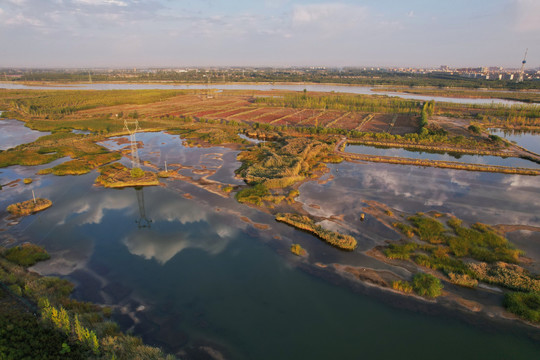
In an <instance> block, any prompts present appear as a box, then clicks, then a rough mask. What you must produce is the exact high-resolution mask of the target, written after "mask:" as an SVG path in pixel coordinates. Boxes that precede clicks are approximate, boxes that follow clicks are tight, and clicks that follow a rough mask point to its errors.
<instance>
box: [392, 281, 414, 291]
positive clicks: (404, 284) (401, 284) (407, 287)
mask: <svg viewBox="0 0 540 360" xmlns="http://www.w3.org/2000/svg"><path fill="white" fill-rule="evenodd" d="M392 288H393V289H394V290H398V291H401V292H404V293H412V292H413V287H412V285H411V283H410V282H408V281H402V280H398V281H393V282H392Z"/></svg>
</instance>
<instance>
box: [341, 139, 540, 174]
mask: <svg viewBox="0 0 540 360" xmlns="http://www.w3.org/2000/svg"><path fill="white" fill-rule="evenodd" d="M345 151H347V152H351V153H355V154H367V155H377V156H392V157H406V158H411V159H426V160H439V161H455V162H462V163H467V164H481V165H499V166H509V167H522V168H535V169H539V168H540V164H538V163H535V162H534V161H529V160H526V159H521V158H517V157H507V158H503V157H499V156H488V155H467V154H460V153H446V152H444V153H441V152H433V151H422V150H412V149H411V150H409V149H404V148H388V147H380V146H367V145H347V147H346V148H345Z"/></svg>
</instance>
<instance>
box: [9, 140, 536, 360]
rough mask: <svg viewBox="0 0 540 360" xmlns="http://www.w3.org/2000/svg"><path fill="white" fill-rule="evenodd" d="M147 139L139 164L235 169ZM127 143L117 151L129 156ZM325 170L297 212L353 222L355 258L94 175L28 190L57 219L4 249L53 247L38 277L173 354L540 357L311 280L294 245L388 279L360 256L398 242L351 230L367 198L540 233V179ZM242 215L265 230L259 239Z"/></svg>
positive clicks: (28, 222)
mask: <svg viewBox="0 0 540 360" xmlns="http://www.w3.org/2000/svg"><path fill="white" fill-rule="evenodd" d="M137 139H138V140H139V141H141V142H142V144H141V145H142V147H141V148H140V149H139V154H140V157H141V161H145V160H150V161H152V162H154V161H155V162H156V165H158V166H160V167H161V166H162V164H163V165H164V161H165V159H167V161H168V162H170V163H171V164H173V163H182V164H183V165H185V166H188V165H189V166H194V167H196V166H201V165H200V164H199V165H197V162H200V161H202V163H203V164H206V165H205V166H208V167H214V168H215V167H217V166H219V164H220V162H219V161H217V160H216V159H215V158H211V159H208V157H209V156H210V155H212V154H221V155H222V158H223V159H224V160H223V162H221V167H220V169H223V168H227V170H226V171H225V173H224V174H222V176H223V179H226V178H231V177H232V176H233V175H232V173H233V171H234V167H235V166H236V165H237V164H235V163H234V162H235V159H233V156H234V157H235V156H236V155H235V151H232V150H229V149H226V148H222V147H214V148H188V147H185V146H184V145H182V140H181V139H180V138H179V137H178V136H175V135H169V134H165V133H145V134H137ZM116 141H118V139H115V140H109V141H108V142H107V146H112V147H114V146H118V147H124V146H127V144H123V145H115V142H116ZM205 162H206V163H205ZM225 164H228V165H225ZM231 164H233V165H231ZM49 166H50V165H48V166H47V167H49ZM330 168H331V175H333V176H334V177H335V179H334V180H330V181H329V182H327V183H326V184H320V183H318V182H308V183H306V184H304V185H302V186H301V188H300V193H301V195H300V198H299V200H300V201H302V202H303V203H304V204H305V206H306V208H307V209H309V210H310V211H312V212H314V213H317V214H318V215H326V216H329V215H340V214H344V215H345V219H346V220H347V223H350V224H351V225H350V228H349V231H350V232H351V233H353V234H355V236H357V238H358V240H359V242H360V248H359V249H358V250H357V251H355V252H352V253H345V252H342V251H339V250H337V249H335V248H332V247H330V246H327V245H326V244H324V243H323V242H321V241H320V240H318V239H316V238H314V237H313V236H310V235H308V234H306V233H303V232H300V231H296V230H294V229H292V228H291V227H289V226H287V225H285V224H281V223H277V222H275V221H274V220H273V217H272V216H271V215H268V214H265V213H262V212H259V211H257V210H255V209H252V208H250V207H247V206H243V205H241V204H239V203H237V202H236V201H235V200H234V199H233V198H228V199H225V198H221V197H219V196H216V195H213V194H210V193H208V192H206V191H205V190H203V189H200V188H197V187H195V186H193V185H191V184H188V183H185V182H181V181H172V180H163V184H164V186H158V187H147V188H144V189H141V190H136V189H133V188H127V189H123V190H115V189H104V188H100V187H95V186H93V181H94V179H95V178H96V177H97V173H96V172H92V173H90V174H87V175H82V176H65V177H55V176H53V175H44V176H39V177H38V178H39V179H36V181H35V182H34V183H33V184H31V185H29V186H32V187H33V188H34V189H35V190H36V191H37V192H38V193H39V194H41V195H40V196H43V197H46V198H49V199H51V200H52V201H53V206H52V207H51V208H50V209H48V210H46V211H44V212H41V213H38V214H36V215H32V216H29V217H26V218H23V219H22V220H21V222H20V223H19V224H18V225H14V226H9V227H7V231H2V232H0V236H1V239H3V240H4V241H8V240H9V239H10V238H12V239H15V240H16V243H21V242H23V241H30V240H31V241H33V242H35V243H37V244H40V245H43V246H45V248H46V249H47V250H48V251H49V252H50V253H51V255H52V259H51V261H48V262H44V263H40V264H38V266H36V269H37V270H39V271H40V272H42V273H45V274H59V275H62V276H66V277H67V278H69V279H72V280H73V281H75V283H76V284H77V285H78V286H77V288H76V291H75V296H76V297H77V298H79V299H83V300H88V301H95V302H98V303H104V304H109V305H113V306H114V308H115V318H116V319H117V320H118V321H119V322H120V324H121V325H122V327H123V328H124V329H129V328H132V329H133V331H134V333H135V334H136V335H140V336H142V337H143V339H145V341H147V342H148V343H151V344H156V345H160V346H164V347H165V348H166V349H167V350H168V351H172V352H174V351H177V350H180V349H186V348H187V347H190V346H191V347H199V346H201V345H208V346H211V347H213V348H216V349H218V350H219V351H221V352H223V353H224V354H225V355H226V357H227V358H229V359H278V358H279V359H299V358H309V359H329V358H339V359H359V358H397V357H399V358H413V357H414V358H415V359H432V358H433V354H437V358H440V359H455V358H456V357H459V358H460V359H477V358H479V357H486V358H503V359H504V358H512V359H514V358H516V359H517V358H523V359H528V358H534V357H535V356H536V355H537V354H538V353H539V351H540V345H539V344H538V343H533V342H532V341H530V340H528V339H527V338H525V337H524V336H523V335H515V334H513V333H512V332H511V331H510V332H509V331H507V329H506V328H499V327H498V326H497V325H495V324H491V323H487V324H486V325H485V327H484V328H478V327H473V326H470V325H467V324H465V323H463V322H461V321H458V320H455V319H451V318H449V317H447V316H445V315H441V314H439V315H437V314H438V311H436V309H431V310H430V311H433V313H432V314H430V315H427V314H424V313H416V312H413V311H409V310H402V309H400V308H399V306H401V305H399V304H402V303H404V302H406V299H402V298H397V300H391V301H390V300H389V301H381V299H375V298H373V297H370V296H366V295H363V294H361V293H356V292H352V291H350V290H348V289H347V288H344V287H343V286H338V285H335V284H334V283H333V281H331V280H332V279H327V280H323V279H321V278H319V277H316V276H312V275H309V274H308V273H307V272H305V271H303V270H301V267H300V265H301V260H300V259H299V258H297V257H295V256H294V255H292V254H291V253H290V251H289V247H290V244H291V243H293V242H294V243H300V244H301V245H302V246H303V247H304V248H306V249H307V250H308V252H309V254H310V257H309V261H310V262H314V261H322V262H325V263H331V262H334V261H340V262H345V263H348V264H358V265H360V264H362V265H363V266H367V265H366V264H369V262H370V261H371V262H372V263H373V266H378V267H380V268H384V265H381V264H378V263H377V262H376V261H373V259H370V258H366V257H365V256H364V255H363V254H362V253H361V252H360V251H361V250H362V249H365V248H369V247H370V246H372V245H373V244H377V243H379V242H381V241H384V239H395V238H396V237H397V235H396V234H395V233H394V232H393V231H390V230H388V229H387V228H385V227H381V226H380V224H379V223H378V222H377V221H376V220H375V219H372V218H370V217H367V218H366V221H365V222H359V221H357V220H356V221H355V219H356V218H357V217H358V214H359V213H360V212H361V211H362V206H363V203H362V201H363V200H369V199H374V200H378V201H381V202H384V203H387V204H388V205H390V206H392V207H395V208H397V209H403V210H406V211H411V212H414V211H427V210H430V209H435V210H439V211H449V212H455V213H456V214H457V215H458V216H460V217H463V218H465V219H466V220H468V221H474V220H475V219H481V220H483V221H485V222H488V223H496V222H500V221H497V220H499V219H500V218H501V217H502V218H504V219H505V222H510V223H511V222H514V221H516V222H519V223H525V224H531V225H537V226H538V225H539V224H540V219H539V217H538V215H537V214H540V211H539V210H540V203H539V202H540V199H539V198H538V193H539V191H540V183H539V181H538V179H537V178H536V177H523V176H509V175H499V174H484V173H473V172H464V171H448V170H443V169H431V168H426V169H424V168H417V167H406V166H393V165H386V164H355V163H343V164H338V165H330ZM0 171H1V173H0V176H2V179H4V178H5V179H15V178H19V177H21V178H22V177H28V175H29V174H32V173H33V172H35V171H37V167H20V166H16V167H10V168H7V169H0ZM219 171H221V170H218V172H219ZM216 174H217V173H216ZM29 189H30V188H26V187H24V186H23V185H21V184H19V185H16V186H14V187H10V188H6V189H5V190H2V191H1V192H0V207H1V209H5V207H6V206H7V204H8V203H11V202H16V201H22V200H24V199H27V197H28V190H29ZM186 194H189V195H190V196H189V197H190V198H191V197H192V198H193V199H190V198H186ZM336 199H340V201H336ZM309 204H317V205H318V207H319V208H318V209H317V208H315V207H310V206H309ZM1 211H2V212H1V213H0V217H1V218H2V219H5V217H6V214H5V211H4V210H1ZM240 216H245V217H248V218H249V219H251V220H252V221H253V222H255V223H261V224H266V225H268V226H270V228H269V229H268V230H259V229H257V228H255V227H254V226H253V225H251V224H249V223H247V222H246V221H243V220H242V219H240ZM349 220H350V221H349ZM362 234H363V235H362ZM275 236H279V238H275ZM388 302H395V303H396V304H397V307H396V306H394V305H388V304H387V303H388ZM416 306H417V307H418V308H424V309H425V308H430V306H429V305H424V304H422V305H416ZM130 316H133V317H135V318H137V319H138V321H139V323H138V324H135V323H134V322H133V320H132V319H131V318H130ZM384 344H391V346H386V345H384ZM456 344H459V346H456ZM441 349H451V351H441Z"/></svg>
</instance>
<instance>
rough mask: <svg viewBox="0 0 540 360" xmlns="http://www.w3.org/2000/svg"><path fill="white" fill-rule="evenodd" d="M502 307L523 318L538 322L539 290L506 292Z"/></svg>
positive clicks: (539, 312) (539, 314)
mask: <svg viewBox="0 0 540 360" xmlns="http://www.w3.org/2000/svg"><path fill="white" fill-rule="evenodd" d="M504 307H505V308H506V309H507V310H508V311H510V312H511V313H514V314H516V315H517V316H519V317H521V318H523V319H525V320H529V321H532V322H535V323H540V291H535V292H529V293H522V292H513V293H507V294H505V296H504Z"/></svg>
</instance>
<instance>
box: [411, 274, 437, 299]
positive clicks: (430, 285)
mask: <svg viewBox="0 0 540 360" xmlns="http://www.w3.org/2000/svg"><path fill="white" fill-rule="evenodd" d="M412 286H413V289H414V292H416V293H417V294H418V295H420V296H425V297H430V298H436V297H438V296H440V295H441V294H442V288H443V286H442V284H441V281H440V280H439V279H437V278H436V277H435V276H433V275H430V274H425V273H418V274H416V275H414V277H413V281H412Z"/></svg>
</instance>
